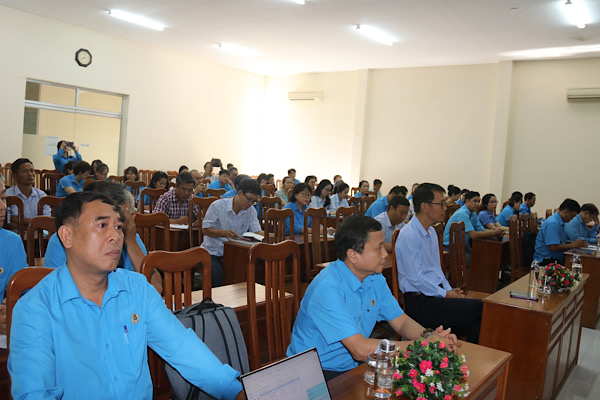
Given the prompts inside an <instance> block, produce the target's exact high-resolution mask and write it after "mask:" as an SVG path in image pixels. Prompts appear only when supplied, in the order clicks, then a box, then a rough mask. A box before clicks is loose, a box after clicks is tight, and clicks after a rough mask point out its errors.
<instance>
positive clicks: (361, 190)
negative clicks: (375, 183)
mask: <svg viewBox="0 0 600 400" xmlns="http://www.w3.org/2000/svg"><path fill="white" fill-rule="evenodd" d="M368 195H369V182H368V181H360V182H359V184H358V193H356V194H355V195H354V197H365V196H368Z"/></svg>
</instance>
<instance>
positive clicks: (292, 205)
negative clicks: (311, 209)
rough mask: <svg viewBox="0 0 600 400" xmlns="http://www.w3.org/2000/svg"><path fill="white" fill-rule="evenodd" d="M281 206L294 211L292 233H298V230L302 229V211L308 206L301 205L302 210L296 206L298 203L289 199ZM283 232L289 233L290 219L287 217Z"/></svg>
mask: <svg viewBox="0 0 600 400" xmlns="http://www.w3.org/2000/svg"><path fill="white" fill-rule="evenodd" d="M283 208H289V209H290V210H292V211H293V212H294V234H295V235H299V234H300V231H302V228H303V227H304V212H305V211H306V209H307V208H308V206H303V207H302V211H300V209H299V208H298V205H296V202H295V201H294V202H292V201H290V202H289V203H287V204H286V205H285V207H283ZM308 227H309V228H310V217H309V218H308ZM285 234H286V235H289V234H290V219H289V218H286V219H285Z"/></svg>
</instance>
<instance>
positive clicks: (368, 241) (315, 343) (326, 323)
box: [287, 215, 456, 380]
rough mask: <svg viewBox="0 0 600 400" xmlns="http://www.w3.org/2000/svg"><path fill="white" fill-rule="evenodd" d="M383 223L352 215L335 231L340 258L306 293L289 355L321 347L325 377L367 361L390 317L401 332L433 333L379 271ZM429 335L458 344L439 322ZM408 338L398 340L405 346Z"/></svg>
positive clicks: (382, 260) (384, 253)
mask: <svg viewBox="0 0 600 400" xmlns="http://www.w3.org/2000/svg"><path fill="white" fill-rule="evenodd" d="M383 244H384V238H383V232H382V231H381V224H379V222H377V221H375V220H373V219H372V218H369V217H365V216H362V215H352V216H350V217H348V218H346V219H344V221H343V222H342V223H341V224H340V226H339V227H338V229H337V230H336V232H335V251H336V255H337V257H338V260H337V261H335V262H333V263H331V264H329V265H328V266H327V268H325V269H324V270H323V271H321V272H320V273H319V275H317V277H316V278H315V279H313V281H312V282H311V283H310V285H309V286H308V289H307V290H306V294H305V295H304V298H303V299H302V303H301V305H300V310H299V311H298V315H297V316H296V321H295V323H294V328H293V331H292V339H291V343H290V345H289V347H288V349H287V355H288V356H291V355H294V354H297V353H300V352H302V351H304V350H307V349H310V348H312V347H316V348H317V352H318V353H319V358H320V360H321V365H322V366H323V369H324V370H325V371H324V372H325V378H326V379H328V380H329V379H331V378H333V377H335V376H337V375H339V374H340V373H343V372H344V371H348V370H350V369H352V368H354V367H356V366H357V365H358V361H364V360H365V359H366V358H367V354H368V353H369V352H373V351H375V350H376V349H377V346H378V344H379V340H376V339H369V336H370V335H371V333H372V331H373V328H374V326H375V323H376V322H378V321H388V322H389V324H390V326H391V327H392V328H393V329H394V330H395V331H396V332H397V333H399V334H400V335H401V336H402V337H404V338H406V339H408V340H411V341H412V340H416V339H418V338H420V337H424V336H427V337H429V336H428V335H429V334H430V332H429V331H428V330H424V328H423V327H422V326H421V325H419V324H418V323H416V322H415V321H414V320H413V319H412V318H410V317H408V316H407V315H406V314H404V313H403V311H402V309H401V308H400V306H399V305H398V302H397V301H396V299H395V298H394V296H393V295H392V293H391V291H390V289H389V287H388V285H387V282H386V280H385V278H384V277H383V275H382V274H381V272H382V271H383V265H384V263H385V259H386V258H387V251H385V249H384V247H383ZM429 340H432V341H435V340H443V341H444V342H446V343H447V344H449V345H451V346H454V345H456V336H454V335H451V334H450V330H449V329H448V330H443V327H441V326H440V327H438V328H437V329H436V331H435V333H433V335H432V336H431V337H429ZM409 343H410V342H397V347H398V348H401V349H405V348H406V346H407V345H408V344H409Z"/></svg>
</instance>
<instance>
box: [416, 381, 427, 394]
mask: <svg viewBox="0 0 600 400" xmlns="http://www.w3.org/2000/svg"><path fill="white" fill-rule="evenodd" d="M415 387H416V386H415ZM417 391H418V392H419V393H425V384H424V383H419V387H417Z"/></svg>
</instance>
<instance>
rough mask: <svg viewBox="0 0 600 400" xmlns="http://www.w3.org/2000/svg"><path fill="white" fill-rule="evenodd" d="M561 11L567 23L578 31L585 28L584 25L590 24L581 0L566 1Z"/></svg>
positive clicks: (588, 15)
mask: <svg viewBox="0 0 600 400" xmlns="http://www.w3.org/2000/svg"><path fill="white" fill-rule="evenodd" d="M561 3H562V2H561ZM562 10H563V12H564V13H565V16H566V17H567V19H568V20H569V22H570V23H571V24H573V25H575V26H577V27H578V28H579V29H583V28H585V25H586V24H589V23H590V14H589V13H588V10H587V7H586V6H585V3H584V2H583V1H581V0H566V2H565V3H563V4H562Z"/></svg>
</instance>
